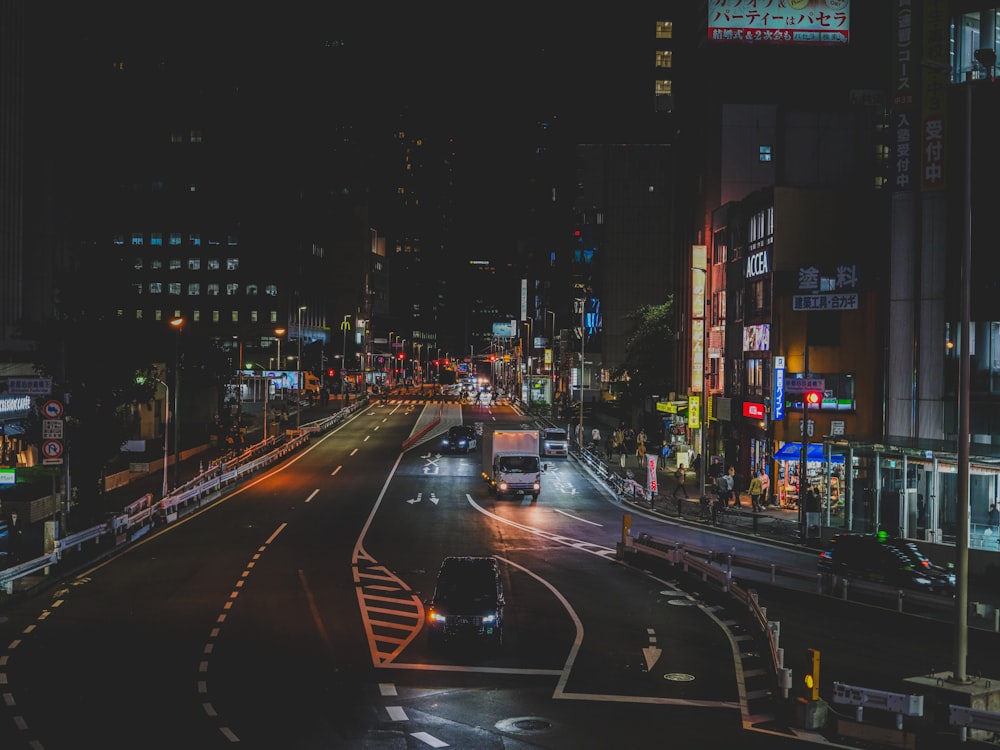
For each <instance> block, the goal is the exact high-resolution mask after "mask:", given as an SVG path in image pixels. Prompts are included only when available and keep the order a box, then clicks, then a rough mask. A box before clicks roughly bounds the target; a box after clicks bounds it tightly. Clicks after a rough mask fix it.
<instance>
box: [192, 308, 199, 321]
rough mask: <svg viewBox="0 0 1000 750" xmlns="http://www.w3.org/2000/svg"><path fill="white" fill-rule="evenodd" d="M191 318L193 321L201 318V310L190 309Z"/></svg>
mask: <svg viewBox="0 0 1000 750" xmlns="http://www.w3.org/2000/svg"><path fill="white" fill-rule="evenodd" d="M191 320H193V321H194V322H195V323H197V322H198V321H199V320H201V310H192V311H191Z"/></svg>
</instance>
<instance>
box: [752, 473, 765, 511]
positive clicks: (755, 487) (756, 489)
mask: <svg viewBox="0 0 1000 750" xmlns="http://www.w3.org/2000/svg"><path fill="white" fill-rule="evenodd" d="M760 494H761V481H760V476H755V477H754V478H753V479H751V480H750V504H751V505H752V506H753V512H754V513H760V512H761V511H762V510H763V508H762V507H761V504H760Z"/></svg>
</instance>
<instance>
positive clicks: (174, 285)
mask: <svg viewBox="0 0 1000 750" xmlns="http://www.w3.org/2000/svg"><path fill="white" fill-rule="evenodd" d="M180 293H181V283H180V282H179V281H171V282H170V283H169V284H167V294H180Z"/></svg>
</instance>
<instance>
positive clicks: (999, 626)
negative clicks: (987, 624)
mask: <svg viewBox="0 0 1000 750" xmlns="http://www.w3.org/2000/svg"><path fill="white" fill-rule="evenodd" d="M993 632H994V633H1000V608H996V609H994V610H993Z"/></svg>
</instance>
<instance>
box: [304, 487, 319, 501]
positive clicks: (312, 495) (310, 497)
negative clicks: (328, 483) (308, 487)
mask: <svg viewBox="0 0 1000 750" xmlns="http://www.w3.org/2000/svg"><path fill="white" fill-rule="evenodd" d="M318 492H319V489H318V488H317V489H315V490H313V491H312V493H311V494H310V495H309V497H307V498H306V502H307V503H308V502H309V501H310V500H312V499H313V498H314V497H316V493H318Z"/></svg>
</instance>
